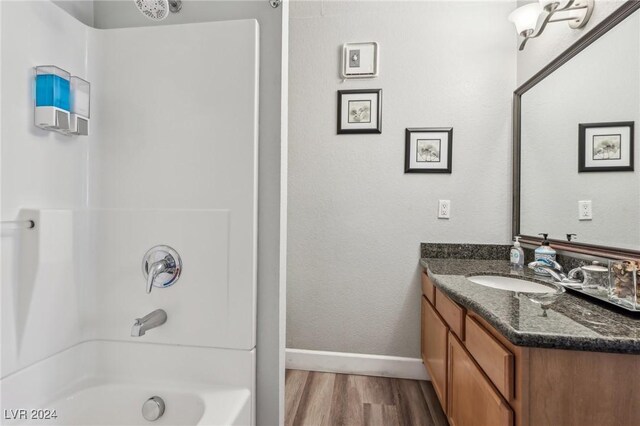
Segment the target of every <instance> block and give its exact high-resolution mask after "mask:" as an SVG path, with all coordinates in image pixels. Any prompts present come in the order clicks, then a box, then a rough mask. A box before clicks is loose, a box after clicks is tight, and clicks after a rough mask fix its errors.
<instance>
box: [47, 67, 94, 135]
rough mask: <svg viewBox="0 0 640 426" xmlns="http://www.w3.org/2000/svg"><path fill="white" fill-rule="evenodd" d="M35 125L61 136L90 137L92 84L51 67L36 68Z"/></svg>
mask: <svg viewBox="0 0 640 426" xmlns="http://www.w3.org/2000/svg"><path fill="white" fill-rule="evenodd" d="M35 93H36V99H35V114H34V118H35V125H36V126H38V127H40V128H42V129H45V130H53V131H56V132H58V133H62V134H64V135H85V136H86V135H88V134H89V114H90V111H89V106H90V98H91V85H90V84H89V82H88V81H86V80H83V79H81V78H80V77H76V76H72V75H71V74H70V73H68V72H67V71H65V70H63V69H61V68H58V67H56V66H53V65H44V66H38V67H36V89H35Z"/></svg>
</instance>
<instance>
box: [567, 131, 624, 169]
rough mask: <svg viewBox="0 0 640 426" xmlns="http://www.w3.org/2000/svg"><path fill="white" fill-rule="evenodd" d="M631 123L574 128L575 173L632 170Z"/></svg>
mask: <svg viewBox="0 0 640 426" xmlns="http://www.w3.org/2000/svg"><path fill="white" fill-rule="evenodd" d="M633 127H634V122H633V121H620V122H615V123H589V124H580V125H579V126H578V129H579V136H578V143H579V145H578V172H623V171H633V132H634V128H633Z"/></svg>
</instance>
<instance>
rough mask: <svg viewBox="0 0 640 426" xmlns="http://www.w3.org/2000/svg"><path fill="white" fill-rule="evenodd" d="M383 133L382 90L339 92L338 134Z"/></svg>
mask: <svg viewBox="0 0 640 426" xmlns="http://www.w3.org/2000/svg"><path fill="white" fill-rule="evenodd" d="M358 133H382V89H357V90H338V134H339V135H344V134H358Z"/></svg>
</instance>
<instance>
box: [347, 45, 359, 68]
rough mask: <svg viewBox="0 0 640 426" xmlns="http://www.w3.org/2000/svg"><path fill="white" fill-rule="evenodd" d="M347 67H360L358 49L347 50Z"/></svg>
mask: <svg viewBox="0 0 640 426" xmlns="http://www.w3.org/2000/svg"><path fill="white" fill-rule="evenodd" d="M349 67H350V68H360V49H353V50H349Z"/></svg>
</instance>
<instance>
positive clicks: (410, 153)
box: [404, 127, 453, 173]
mask: <svg viewBox="0 0 640 426" xmlns="http://www.w3.org/2000/svg"><path fill="white" fill-rule="evenodd" d="M452 146H453V128H451V127H435V128H414V129H407V130H406V132H405V154H404V172H405V173H451V154H452Z"/></svg>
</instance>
